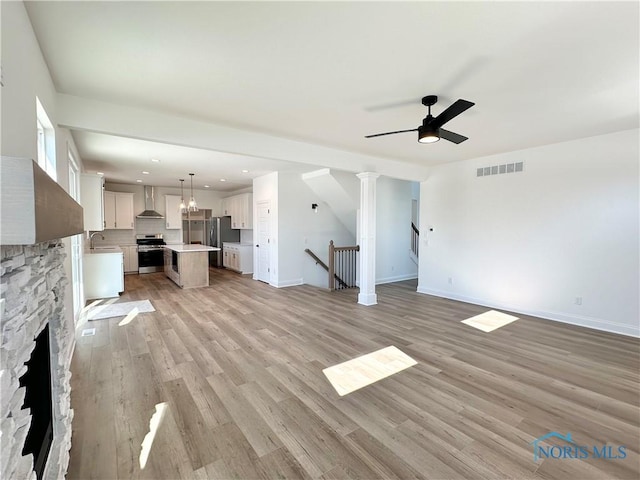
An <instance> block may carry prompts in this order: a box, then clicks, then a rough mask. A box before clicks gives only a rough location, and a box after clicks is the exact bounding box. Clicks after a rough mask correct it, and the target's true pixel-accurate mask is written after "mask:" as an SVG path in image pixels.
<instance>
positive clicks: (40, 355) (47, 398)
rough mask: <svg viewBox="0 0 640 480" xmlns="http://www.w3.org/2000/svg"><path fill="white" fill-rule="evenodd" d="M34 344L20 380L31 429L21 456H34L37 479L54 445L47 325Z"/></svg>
mask: <svg viewBox="0 0 640 480" xmlns="http://www.w3.org/2000/svg"><path fill="white" fill-rule="evenodd" d="M35 342H36V347H35V349H34V350H33V352H32V353H31V358H30V359H29V361H28V362H27V363H26V365H27V373H25V374H24V375H23V376H22V377H20V386H21V387H25V391H26V393H25V398H24V405H23V406H22V408H23V409H24V408H29V409H31V426H30V427H29V433H28V434H27V439H26V441H25V444H24V448H23V449H22V455H28V454H30V453H32V454H33V462H34V467H33V469H34V471H35V472H36V476H37V478H38V480H40V479H41V478H43V474H44V467H45V465H46V463H47V457H48V455H49V450H50V449H51V443H52V442H53V421H52V420H53V414H52V402H51V361H50V353H49V352H50V348H49V325H47V326H46V327H45V328H44V330H42V332H40V334H39V335H38V336H37V337H36V340H35Z"/></svg>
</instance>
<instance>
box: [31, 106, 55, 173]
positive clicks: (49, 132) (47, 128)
mask: <svg viewBox="0 0 640 480" xmlns="http://www.w3.org/2000/svg"><path fill="white" fill-rule="evenodd" d="M36 128H37V132H38V138H37V142H38V165H40V167H41V168H42V169H43V170H44V171H45V172H47V173H48V174H49V176H50V177H51V178H53V179H54V180H57V174H56V133H55V130H54V128H53V124H52V123H51V120H49V116H48V115H47V112H45V110H44V107H43V106H42V103H40V99H39V98H38V97H36Z"/></svg>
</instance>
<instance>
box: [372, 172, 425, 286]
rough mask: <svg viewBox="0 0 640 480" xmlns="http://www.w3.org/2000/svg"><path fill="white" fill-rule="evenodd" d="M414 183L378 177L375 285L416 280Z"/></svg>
mask: <svg viewBox="0 0 640 480" xmlns="http://www.w3.org/2000/svg"><path fill="white" fill-rule="evenodd" d="M411 199H412V182H407V181H405V180H396V179H393V178H388V177H379V178H378V181H377V182H376V284H380V283H390V282H399V281H401V280H408V279H412V278H417V276H418V266H417V265H416V264H415V263H414V262H413V261H412V260H411V257H410V256H409V252H410V251H411Z"/></svg>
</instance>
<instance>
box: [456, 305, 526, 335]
mask: <svg viewBox="0 0 640 480" xmlns="http://www.w3.org/2000/svg"><path fill="white" fill-rule="evenodd" d="M516 320H518V317H514V316H513V315H507V314H506V313H502V312H498V311H496V310H489V311H488V312H485V313H481V314H480V315H476V316H475V317H471V318H467V319H466V320H462V323H464V324H466V325H469V326H471V327H474V328H477V329H478V330H482V331H483V332H486V333H489V332H493V331H494V330H496V329H497V328H500V327H504V326H505V325H508V324H510V323H511V322H515V321H516Z"/></svg>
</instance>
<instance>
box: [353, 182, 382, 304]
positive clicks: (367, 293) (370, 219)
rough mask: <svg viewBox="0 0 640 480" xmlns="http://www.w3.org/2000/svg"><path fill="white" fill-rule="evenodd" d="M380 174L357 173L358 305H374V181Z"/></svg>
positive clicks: (375, 298)
mask: <svg viewBox="0 0 640 480" xmlns="http://www.w3.org/2000/svg"><path fill="white" fill-rule="evenodd" d="M379 176H380V174H378V173H372V172H364V173H359V174H358V175H357V177H358V178H359V179H360V293H359V294H358V303H359V304H361V305H375V304H377V303H378V296H377V295H376V180H377V179H378V177H379Z"/></svg>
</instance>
